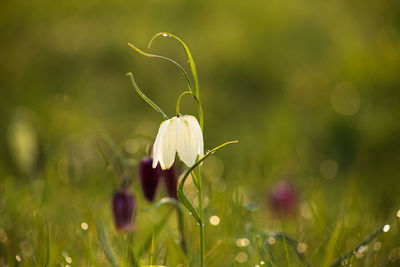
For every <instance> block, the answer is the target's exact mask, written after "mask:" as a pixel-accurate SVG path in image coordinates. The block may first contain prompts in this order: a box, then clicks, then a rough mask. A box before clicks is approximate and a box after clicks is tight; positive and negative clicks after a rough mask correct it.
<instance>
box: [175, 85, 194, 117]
mask: <svg viewBox="0 0 400 267" xmlns="http://www.w3.org/2000/svg"><path fill="white" fill-rule="evenodd" d="M185 95H192V93H191V92H189V91H185V92H183V93H182V94H181V95H180V96H179V97H178V101H176V116H179V115H180V112H179V110H180V106H181V101H182V98H183V97H184V96H185Z"/></svg>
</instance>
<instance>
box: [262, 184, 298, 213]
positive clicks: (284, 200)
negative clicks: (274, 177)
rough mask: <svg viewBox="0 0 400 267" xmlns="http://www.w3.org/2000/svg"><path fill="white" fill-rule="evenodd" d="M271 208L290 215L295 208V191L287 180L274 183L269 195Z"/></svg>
mask: <svg viewBox="0 0 400 267" xmlns="http://www.w3.org/2000/svg"><path fill="white" fill-rule="evenodd" d="M269 199H270V202H271V207H272V209H273V210H274V211H275V212H276V213H278V214H281V215H291V214H293V213H294V212H295V210H296V208H297V193H296V190H295V188H294V186H293V185H292V184H291V183H290V182H288V181H279V182H278V183H276V184H275V185H274V186H273V188H272V190H271V192H270V196H269Z"/></svg>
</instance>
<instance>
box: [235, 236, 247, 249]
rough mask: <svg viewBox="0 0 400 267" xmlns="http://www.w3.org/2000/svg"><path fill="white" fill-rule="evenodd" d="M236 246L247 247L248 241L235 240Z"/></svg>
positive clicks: (245, 239)
mask: <svg viewBox="0 0 400 267" xmlns="http://www.w3.org/2000/svg"><path fill="white" fill-rule="evenodd" d="M236 245H237V246H238V247H247V246H248V245H249V240H248V239H247V238H245V237H244V238H239V239H238V240H236Z"/></svg>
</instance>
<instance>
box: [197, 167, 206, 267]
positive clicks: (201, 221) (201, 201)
mask: <svg viewBox="0 0 400 267" xmlns="http://www.w3.org/2000/svg"><path fill="white" fill-rule="evenodd" d="M197 177H198V180H197V182H198V185H199V187H198V193H199V194H198V199H199V216H200V224H199V230H200V233H199V234H200V267H203V266H204V214H203V189H202V185H201V173H200V166H199V167H198V168H197Z"/></svg>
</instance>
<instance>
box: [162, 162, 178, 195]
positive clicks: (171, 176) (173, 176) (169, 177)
mask: <svg viewBox="0 0 400 267" xmlns="http://www.w3.org/2000/svg"><path fill="white" fill-rule="evenodd" d="M161 176H163V177H164V180H165V185H166V186H167V192H168V196H169V197H172V198H175V199H178V196H177V194H176V191H177V188H176V187H177V182H178V175H177V169H176V165H175V164H173V165H172V166H171V168H169V169H167V170H163V171H162V174H161Z"/></svg>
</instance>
